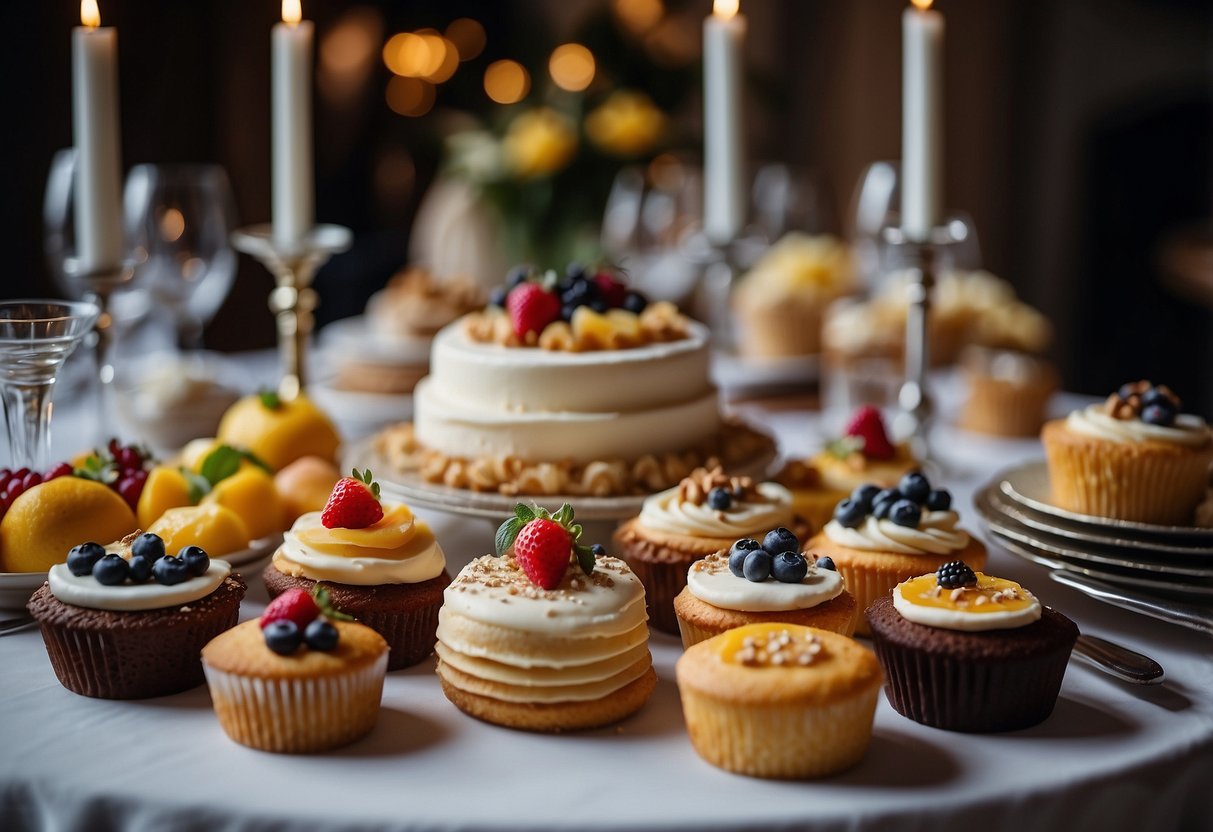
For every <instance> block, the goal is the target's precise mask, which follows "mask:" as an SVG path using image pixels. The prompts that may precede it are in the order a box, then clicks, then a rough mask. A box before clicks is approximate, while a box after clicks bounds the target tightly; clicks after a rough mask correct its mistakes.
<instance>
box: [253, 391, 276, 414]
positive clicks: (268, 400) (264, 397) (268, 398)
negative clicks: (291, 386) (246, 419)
mask: <svg viewBox="0 0 1213 832" xmlns="http://www.w3.org/2000/svg"><path fill="white" fill-rule="evenodd" d="M257 398H259V399H261V405H262V406H263V407H265V408H267V409H269V410H277V409H278V408H280V407H282V399H281V398H280V397H279V396H278V394H277V393H276V392H275V391H273V390H262V391H261V392H260V393H258V394H257Z"/></svg>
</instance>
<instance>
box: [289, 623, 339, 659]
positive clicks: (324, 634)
mask: <svg viewBox="0 0 1213 832" xmlns="http://www.w3.org/2000/svg"><path fill="white" fill-rule="evenodd" d="M296 632H298V631H296ZM339 637H340V634H339V633H338V632H337V628H336V627H334V626H333V625H332V623H331V622H330V621H329V620H328V619H327V618H325V617H324V616H323V615H322V616H320V617H319V618H315V619H313V620H312V622H311V623H310V624H308V625H307V629H306V630H304V631H303V640H304V641H306V642H307V646H308V647H310V648H312V649H313V650H324V651H329V650H332V649H333V648H334V647H336V646H337V639H338V638H339Z"/></svg>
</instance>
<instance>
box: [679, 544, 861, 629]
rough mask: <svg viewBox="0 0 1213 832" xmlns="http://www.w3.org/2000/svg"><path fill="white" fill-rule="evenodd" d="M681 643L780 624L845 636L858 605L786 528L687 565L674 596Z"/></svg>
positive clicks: (852, 626) (824, 562) (827, 563)
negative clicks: (681, 585) (752, 626)
mask: <svg viewBox="0 0 1213 832" xmlns="http://www.w3.org/2000/svg"><path fill="white" fill-rule="evenodd" d="M674 612H675V613H676V614H677V617H678V628H679V631H680V632H681V634H682V644H683V646H684V647H690V646H691V645H692V644H697V643H699V642H701V641H704V640H706V639H709V638H712V637H713V636H716V635H719V634H720V633H723V632H724V631H725V630H732V629H734V628H736V627H743V626H745V625H747V624H760V623H776V622H779V623H784V624H798V625H801V626H806V627H817V628H818V629H822V630H830V631H832V632H835V633H842V634H843V635H847V636H849V635H850V634H851V633H852V632H854V630H855V616H856V613H857V608H856V605H855V599H854V598H853V597H852V596H851V593H849V592H847V591H846V589H845V588H844V587H843V581H842V576H841V575H839V574H838V572H837V570H836V569H835V568H834V565H833V563H831V562H830V561H829V560H827V559H822V560H821V561H818V562H816V563H814V562H813V561H810V560H809V559H808V558H806V557H805V556H804V555H803V554H802V553H801V551H800V541H799V540H798V539H797V538H796V535H795V534H793V533H792V532H791V531H789V530H788V529H784V528H779V529H774V530H773V531H770V532H767V534H766V535H764V536H763V539H762V542H761V543H759V542H758V541H757V540H755V539H753V538H742V539H741V540H738V541H735V542H734V543H733V545H732V546H731V547H730V548H728V549H722V550H721V551H719V552H713V553H712V554H710V555H708V556H707V557H706V558H704V559H703V560H699V561H696V562H695V563H693V564H692V565H691V569H690V571H689V572H688V574H687V585H686V587H685V588H684V589H683V590H682V592H680V593H678V597H677V598H675V599H674Z"/></svg>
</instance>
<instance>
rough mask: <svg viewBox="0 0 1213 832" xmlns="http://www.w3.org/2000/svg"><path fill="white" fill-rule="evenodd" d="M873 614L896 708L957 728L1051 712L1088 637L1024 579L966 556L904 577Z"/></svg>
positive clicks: (980, 729)
mask: <svg viewBox="0 0 1213 832" xmlns="http://www.w3.org/2000/svg"><path fill="white" fill-rule="evenodd" d="M866 617H867V622H868V627H869V628H870V630H871V634H872V643H873V646H874V647H875V649H876V656H877V658H879V659H880V663H881V665H883V667H884V670H885V675H886V677H887V679H888V684H887V686H886V688H885V691H886V694H887V696H888V698H889V703H890V704H891V705H892V706H893V709H894V710H896V711H897V712H898V713H900V714H902V715H903V716H907V717H909V718H910V719H912V720H914V721H915V722H920V723H922V724H923V725H930V726H932V727H934V728H943V729H945V730H948V731H964V732H969V733H992V732H998V731H1014V730H1018V729H1021V728H1028V727H1030V726H1032V725H1036V724H1038V723H1040V722H1043V721H1044V720H1045V719H1047V718H1048V716H1049V714H1051V713H1052V712H1053V706H1054V704H1055V703H1056V702H1057V696H1058V693H1059V691H1060V690H1061V682H1062V677H1063V676H1064V675H1065V672H1066V665H1067V663H1068V662H1069V659H1070V651H1071V650H1072V649H1073V647H1074V643H1075V641H1077V639H1078V627H1077V626H1076V625H1075V624H1074V622H1073V621H1071V620H1070V619H1068V618H1066V617H1065V616H1064V615H1062V614H1061V613H1059V612H1056V611H1055V610H1052V609H1050V608H1048V607H1044V606H1042V605H1041V604H1040V602H1039V601H1037V600H1036V598H1035V597H1034V596H1033V595H1032V593H1030V592H1028V591H1027V590H1026V589H1024V588H1023V587H1021V586H1020V585H1019V584H1017V583H1015V582H1014V581H1008V580H1004V579H1002V578H994V577H991V576H988V575H983V574H981V573H980V572H977V573H974V572H973V571H972V570H971V569H969V567H968V566H966V565H965V564H964V563H963V562H960V561H955V562H952V563H948V564H944V565H943V566H941V567H940V568H939V570H938V572H936V573H934V574H928V575H923V576H921V577H918V578H914V579H911V580H909V581H905V582H903V583H901V584H898V585H897V587H896V588H895V589H894V591H893V593H892V594H891V595H886V596H884V597H882V598H879V599H877V600H876V601H875V602H874V603H873V604H872V605H871V606H870V607H868V609H867V612H866Z"/></svg>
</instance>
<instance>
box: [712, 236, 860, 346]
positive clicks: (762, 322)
mask: <svg viewBox="0 0 1213 832" xmlns="http://www.w3.org/2000/svg"><path fill="white" fill-rule="evenodd" d="M854 288H855V268H854V263H853V259H852V256H851V250H850V247H849V246H847V244H846V243H844V242H843V241H841V240H839V239H838V238H836V237H832V236H830V235H819V236H809V235H807V234H802V233H800V232H792V233H790V234H786V235H785V236H783V237H782V238H780V240H779V241H778V242H776V243H775V244H774V245H773V246H771V248H770V249H769V250H768V251H767V252H766V253H765V254H764V255H763V256H762V257H760V258H759V259H758V261H757V262H756V263H754V265H753V267H752V268H751V269H750V271H749V272H747V273H746V274H745V275H743V276H742V279H741V281H740V283H739V284H738V286H737V290H736V292H734V294H733V310H734V317H735V319H736V321H737V330H738V338H737V349H738V352H740V353H741V354H742V355H744V356H750V357H754V358H782V357H787V356H795V355H809V354H813V353H818V352H821V326H822V316H823V314H824V312H825V309H826V307H827V306H828V305H829V304H830V303H831V302H832V301H834V300H836V299H837V298H839V297H841V296H842V295H844V294H847V293H849V292H851V291H854Z"/></svg>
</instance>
